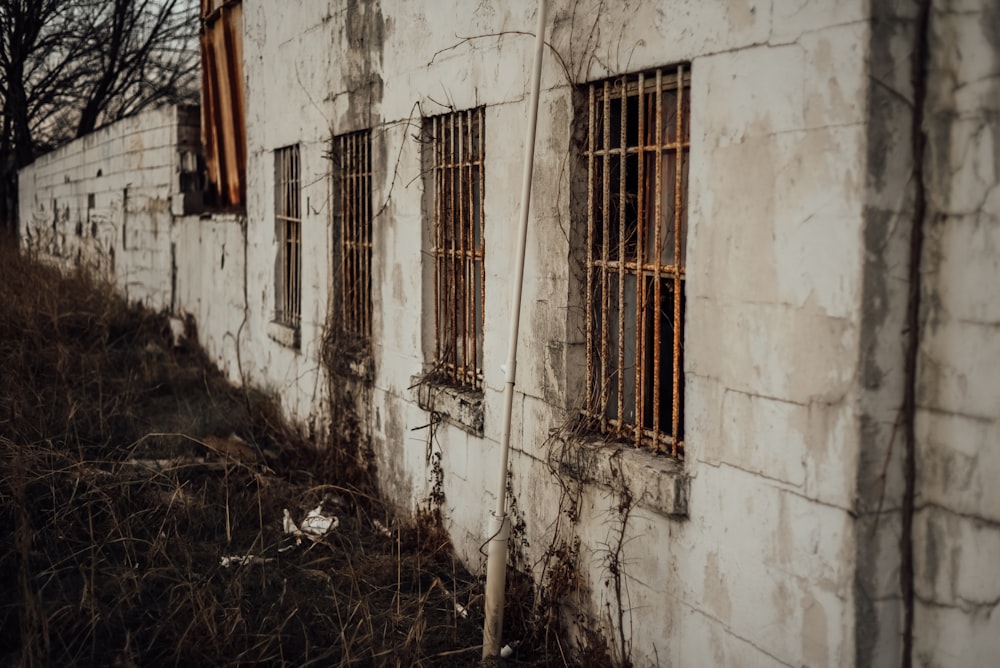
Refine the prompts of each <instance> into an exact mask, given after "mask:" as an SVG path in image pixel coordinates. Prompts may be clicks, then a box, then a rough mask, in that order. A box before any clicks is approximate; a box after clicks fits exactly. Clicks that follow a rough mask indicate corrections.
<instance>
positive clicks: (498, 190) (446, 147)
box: [21, 0, 1000, 666]
mask: <svg viewBox="0 0 1000 668" xmlns="http://www.w3.org/2000/svg"><path fill="white" fill-rule="evenodd" d="M242 11H243V16H242V65H243V73H244V78H243V83H244V86H245V107H246V155H247V158H246V207H245V218H243V217H240V216H228V217H227V216H214V217H211V216H206V217H202V218H199V217H197V216H184V215H182V214H185V213H187V212H186V211H185V210H184V206H183V198H182V197H181V196H180V195H179V193H182V192H184V190H185V188H184V187H182V186H181V184H180V183H179V181H176V180H174V177H177V178H180V175H182V174H186V173H187V168H186V167H185V164H186V163H185V160H188V161H189V160H190V159H189V158H183V157H177V156H178V155H182V154H183V153H184V152H187V151H190V147H189V142H188V143H185V140H184V139H183V137H182V136H181V135H180V134H177V135H172V136H170V137H167V138H166V139H165V140H164V141H163V142H160V143H158V144H157V146H161V147H166V146H168V145H169V144H170V142H171V141H176V142H177V151H170V150H166V149H164V155H165V158H164V159H163V160H160V159H159V158H157V159H156V161H157V164H159V165H166V164H168V163H169V164H170V165H171V166H170V167H169V169H168V171H170V170H173V171H172V172H170V173H171V174H172V175H171V176H170V178H169V179H167V178H166V176H164V177H163V178H160V179H159V180H156V181H155V183H154V182H153V181H150V186H151V187H153V188H154V189H158V192H160V193H163V194H162V195H155V196H154V195H152V194H151V195H149V197H150V199H149V200H148V201H149V205H148V208H147V209H143V210H148V211H153V210H154V209H155V208H156V207H155V206H154V201H155V200H156V199H157V198H158V197H167V198H169V197H170V196H174V197H173V201H174V206H173V209H172V211H173V213H174V214H176V215H174V216H172V217H171V218H170V220H169V221H167V222H162V221H161V220H160V219H159V218H157V217H156V216H155V215H152V214H149V215H146V214H143V215H144V216H145V217H143V218H142V220H143V221H145V222H144V223H142V224H143V225H147V226H148V227H147V228H145V230H146V231H143V232H139V231H138V228H136V227H134V226H135V225H137V224H139V223H137V222H136V220H137V217H138V216H139V215H140V213H139V209H140V208H141V207H140V205H138V204H133V202H135V201H136V200H135V199H134V197H133V190H132V188H133V187H135V186H133V185H129V183H133V182H129V183H126V182H125V181H126V180H127V179H129V178H133V177H132V176H129V175H128V174H124V175H123V174H122V172H129V173H130V174H131V173H134V169H135V166H134V165H133V164H132V162H129V160H131V161H133V162H134V161H135V160H142V161H143V164H146V162H147V161H151V160H152V158H147V157H140V156H147V155H150V153H151V152H150V151H148V147H149V146H152V144H150V143H147V142H143V143H141V145H140V144H138V143H136V144H128V143H127V140H126V144H125V148H123V149H122V151H123V152H124V155H125V156H126V159H125V161H124V162H120V163H117V162H114V158H113V155H117V152H118V149H114V150H112V149H110V148H109V149H107V150H106V154H101V155H100V156H97V157H95V156H94V151H97V150H102V151H103V150H105V149H103V148H100V149H99V147H100V146H112V144H114V142H116V141H118V142H120V141H123V140H120V139H115V138H113V137H112V136H111V135H113V134H114V133H115V132H121V133H122V134H123V135H124V136H131V135H130V134H129V133H130V132H132V131H131V130H128V129H127V128H130V127H132V126H130V125H129V124H130V123H132V124H133V125H135V124H138V125H139V126H142V127H151V126H152V125H155V124H156V123H158V122H159V121H158V120H157V119H159V118H161V116H169V115H170V114H171V113H173V112H169V111H158V112H152V113H148V114H145V115H142V116H139V117H138V118H137V119H136V120H134V121H124V122H123V123H122V124H119V125H116V126H114V128H118V127H119V126H121V127H122V128H126V129H125V130H115V129H114V128H109V129H107V130H103V131H100V132H99V133H96V134H95V135H94V136H92V137H88V138H86V139H84V140H80V141H78V142H75V143H74V144H72V145H70V146H68V147H65V148H63V149H60V150H59V151H57V152H55V153H54V154H51V155H50V156H45V157H43V158H41V159H40V160H39V161H38V162H36V163H35V165H33V166H31V167H28V168H27V169H25V170H23V171H22V173H21V199H22V204H21V210H22V212H24V214H23V215H25V219H24V220H22V223H21V226H22V234H23V235H24V239H25V243H26V244H30V245H33V246H34V247H35V248H37V249H39V250H40V251H43V252H50V253H61V254H62V255H63V256H66V255H67V254H69V256H70V257H71V258H72V256H73V249H76V248H80V249H81V257H89V255H88V253H89V252H90V251H89V250H88V249H89V248H91V246H94V247H95V248H96V247H97V246H100V248H101V249H102V250H101V252H102V253H103V254H105V255H110V253H111V252H112V251H113V252H114V258H115V263H114V266H113V269H114V273H115V275H116V276H117V277H118V280H119V281H120V283H121V285H122V286H123V289H127V290H128V295H129V296H130V298H136V299H144V300H148V301H149V303H151V304H153V305H155V306H161V307H170V308H172V309H173V310H174V311H175V312H178V313H180V312H189V313H192V314H193V315H194V316H195V317H196V319H197V320H198V324H199V335H200V336H201V338H202V340H203V342H204V343H205V344H206V346H207V348H208V349H209V350H210V352H211V353H212V354H213V355H214V356H215V357H216V359H218V360H219V361H220V363H221V364H222V366H223V367H224V368H225V369H227V371H228V373H230V375H231V376H232V377H233V378H234V379H236V380H238V379H240V378H241V377H243V378H245V379H247V380H248V381H249V382H252V383H254V384H256V385H259V386H263V387H266V388H269V389H271V390H273V391H275V392H277V393H278V394H279V395H280V396H281V397H282V400H283V402H284V406H285V409H286V410H287V412H288V414H289V415H290V416H292V417H293V418H294V419H296V420H297V421H299V422H300V423H301V424H302V425H303V427H304V428H309V429H311V430H313V431H314V432H315V433H316V434H323V433H326V432H327V431H328V430H329V429H330V428H332V429H334V430H336V429H337V428H342V427H343V425H344V420H343V419H342V418H343V417H344V415H343V410H346V409H349V408H353V409H354V410H355V411H356V413H357V417H358V419H359V424H360V425H361V432H362V433H363V434H364V436H365V439H366V441H367V443H366V444H367V446H370V452H369V450H368V449H367V448H365V449H363V450H362V452H364V453H367V455H366V456H370V457H371V459H372V463H373V464H374V466H375V467H376V470H377V473H378V478H379V481H380V483H381V486H382V489H383V491H384V493H385V494H386V495H387V496H388V497H389V498H390V499H392V500H393V501H394V502H396V503H397V504H398V505H399V506H400V508H402V509H405V510H407V511H410V512H413V511H415V510H416V509H417V508H418V507H421V506H424V507H426V505H427V504H431V505H433V506H435V507H438V508H439V509H440V512H441V515H442V517H443V519H444V522H445V525H446V527H447V528H448V530H449V532H450V534H451V536H452V538H453V540H454V543H455V546H456V548H457V550H458V552H459V554H460V555H461V556H462V557H463V559H464V560H465V561H466V563H467V564H468V565H469V566H470V567H471V568H472V569H473V570H475V569H477V568H480V567H481V565H482V557H481V553H480V546H481V544H482V543H483V542H484V541H485V539H486V536H485V527H486V523H487V519H488V516H489V513H490V511H491V509H492V508H493V505H494V504H493V500H494V496H493V495H494V494H495V492H496V490H495V489H494V486H495V480H496V478H497V467H498V465H499V452H498V450H499V441H500V434H501V429H502V424H501V421H502V420H501V418H502V415H503V404H502V395H503V389H504V372H503V371H502V370H501V366H502V364H503V363H504V361H505V355H506V348H507V331H508V327H507V322H508V318H509V310H510V309H509V304H510V301H511V289H512V285H511V284H510V281H509V277H510V276H511V274H512V273H513V266H514V252H515V248H514V244H515V241H516V236H517V235H516V225H517V217H518V208H519V204H520V203H519V201H518V196H519V183H520V176H521V169H522V159H521V158H522V153H523V148H524V147H523V142H524V136H525V131H526V127H525V125H526V118H527V116H528V112H527V105H528V80H529V69H530V66H531V47H532V37H531V34H530V33H532V32H533V30H534V12H535V7H534V6H533V3H521V4H517V3H515V6H509V4H508V5H505V4H502V3H489V2H487V3H478V4H470V5H469V6H467V7H466V6H464V5H463V6H458V7H455V6H450V5H442V4H441V3H436V2H430V1H426V0H425V1H410V2H392V1H391V0H383V1H382V2H367V1H365V0H358V1H356V2H355V1H352V2H326V3H302V4H299V5H297V6H296V7H295V8H294V9H292V8H290V7H289V6H288V5H286V4H284V3H278V2H255V3H247V4H246V5H245V6H244V7H243V10H242ZM549 16H550V21H549V26H548V29H547V34H546V39H547V43H548V48H547V49H546V53H545V62H544V68H543V74H542V97H541V111H540V114H539V127H538V139H537V150H536V164H535V182H534V191H533V198H532V206H531V220H530V225H531V226H530V231H529V239H528V252H527V260H526V262H527V264H526V267H527V269H526V280H525V286H524V289H525V293H524V300H523V310H522V324H521V334H522V336H521V338H520V341H519V344H518V360H519V364H518V369H517V386H516V394H515V405H514V426H515V428H514V431H513V439H512V441H513V445H514V452H513V453H512V456H511V463H510V471H511V476H510V483H509V486H510V498H511V501H512V504H513V507H512V509H511V510H512V515H513V517H514V519H515V540H514V541H512V546H513V549H514V551H515V552H516V553H517V554H516V555H515V557H516V563H517V564H518V565H519V567H521V568H525V569H528V570H530V571H531V573H532V575H533V576H534V578H535V579H536V581H537V582H538V584H539V585H540V586H541V587H543V588H546V589H545V590H546V591H548V592H550V593H552V594H553V595H557V596H558V597H559V600H561V601H562V602H564V603H565V604H566V605H567V606H572V607H574V609H576V610H577V611H579V612H582V613H583V614H582V616H579V617H574V618H573V620H572V621H571V622H570V625H571V627H572V628H571V631H572V632H573V633H574V635H575V637H576V638H577V640H578V641H579V642H585V641H586V638H588V637H594V636H593V633H596V634H599V635H601V636H603V638H604V639H605V640H606V642H607V644H608V646H609V648H610V650H611V652H612V653H613V654H614V655H615V656H616V658H617V659H618V660H619V661H621V662H625V660H626V659H629V660H631V661H632V662H633V663H634V664H635V665H638V666H647V665H662V666H701V665H729V666H747V665H795V666H800V665H808V666H841V665H860V666H882V665H896V664H898V663H900V662H901V661H902V662H903V663H904V665H910V663H908V662H909V661H912V663H914V664H918V665H928V666H973V665H993V664H995V663H996V662H997V661H1000V612H998V605H1000V492H998V491H997V490H998V489H1000V487H998V486H997V485H995V484H993V481H994V480H995V479H996V478H997V477H998V476H1000V448H998V447H997V443H998V442H1000V380H998V378H1000V291H998V290H997V289H996V288H995V286H996V285H997V281H998V278H997V277H998V269H1000V177H998V174H1000V151H998V150H997V146H998V142H1000V83H998V82H1000V77H998V74H1000V9H998V8H997V7H996V6H995V3H989V2H982V1H981V0H968V1H967V2H958V0H954V1H950V2H949V1H944V0H935V2H933V3H931V5H930V7H929V10H928V12H927V14H926V21H924V20H923V18H922V17H923V16H924V14H923V13H922V9H921V6H920V3H916V2H915V3H912V4H911V3H875V2H872V3H868V2H862V1H860V0H849V1H843V0H836V1H835V0H824V1H821V2H811V3H799V2H791V1H789V0H774V1H773V2H741V3H722V2H709V3H700V2H660V3H624V4H620V5H613V4H612V3H605V2H603V1H599V0H581V1H577V2H565V1H562V0H559V1H553V2H551V3H550V9H549ZM179 113H180V112H179ZM183 125H184V121H183V120H182V119H180V117H178V121H177V126H178V127H179V126H183ZM102 133H104V134H102ZM104 135H107V136H106V137H105V136H104ZM102 137H103V138H102ZM88 147H90V148H89V150H90V152H89V153H88V152H87V150H85V149H88ZM622 147H624V150H623V149H622ZM159 150H160V149H157V151H159ZM81 155H85V156H88V157H84V158H81V157H79V156H81ZM157 155H158V153H157ZM678 166H680V167H678ZM74 170H75V171H74ZM96 170H103V171H101V172H98V171H96ZM91 172H94V174H97V176H92V175H91ZM165 174H166V172H165ZM60 175H66V176H65V178H63V179H62V180H60ZM102 178H103V179H104V180H103V181H102V180H101V179H102ZM112 178H113V179H115V180H109V179H112ZM93 179H97V181H92V180H93ZM88 184H99V185H100V186H101V188H103V187H104V186H105V185H106V186H107V191H106V192H107V193H109V194H107V195H106V196H105V195H102V194H101V193H102V192H104V191H103V190H101V189H100V188H97V189H96V190H95V188H96V185H94V187H92V186H91V185H88ZM69 186H72V188H69ZM88 188H89V190H88ZM126 188H127V190H126ZM63 190H65V193H64V192H63ZM91 192H95V193H96V194H95V197H94V202H93V205H91V204H88V203H87V201H86V200H85V199H84V198H85V197H87V196H89V193H91ZM110 193H113V195H112V194H110ZM116 197H117V198H118V199H116ZM67 198H68V199H67ZM74 198H75V199H74ZM53 200H55V201H56V202H57V204H56V206H51V205H50V202H52V201H53ZM64 200H67V201H72V202H75V204H71V205H69V206H70V208H69V213H67V214H65V215H62V214H60V216H58V217H53V215H52V209H55V210H58V211H64V210H65V208H64V205H63V204H62V203H63V201H64ZM105 200H106V201H105ZM164 201H166V200H164ZM116 202H123V204H122V205H121V206H120V207H119V206H118V204H116ZM116 207H118V208H116ZM133 207H135V209H134V208H133ZM97 210H101V211H104V213H102V214H101V215H102V216H103V218H102V219H101V222H99V224H98V225H97V227H98V232H97V233H96V234H92V235H91V236H92V237H93V238H94V239H95V242H94V243H92V244H91V246H87V245H85V244H83V243H82V242H76V245H74V244H73V243H71V238H72V237H73V234H72V229H74V225H75V224H76V222H85V221H84V212H87V215H88V216H90V217H89V218H87V220H89V221H93V220H94V218H95V216H96V214H95V211H97ZM188 210H190V208H189V209H188ZM74 212H75V213H74ZM123 212H125V213H123ZM126 218H127V221H126ZM158 221H160V222H158ZM105 227H107V229H108V230H109V233H108V234H107V235H105V236H107V238H106V239H105V238H104V236H102V235H103V234H104V233H103V231H102V230H104V229H105ZM133 229H135V230H136V231H135V232H134V233H133V232H131V230H133ZM164 229H166V230H167V236H166V239H167V240H169V244H170V245H169V246H164V239H162V238H161V237H160V236H157V235H160V234H162V232H163V230H164ZM125 230H128V231H125ZM157 230H159V232H157ZM84 231H86V230H84ZM112 232H113V233H112ZM133 234H134V235H137V236H133ZM60 235H62V236H60ZM78 236H81V235H78ZM82 236H86V235H82ZM63 238H66V239H70V241H62V240H61V239H63ZM98 240H100V241H101V243H100V244H97V241H98ZM133 240H134V241H133ZM133 244H135V245H133ZM165 247H166V248H172V249H173V250H172V251H169V252H168V251H164V248H165ZM139 249H141V251H140V250H139ZM164 253H166V255H164ZM166 257H169V258H170V263H167V262H166V260H165V259H166ZM124 258H128V260H125V259H124ZM171 277H175V278H174V279H171ZM171 281H173V282H171ZM171 286H172V287H171ZM911 288H912V289H911ZM168 296H169V298H168ZM324 352H325V354H324ZM334 409H336V412H334ZM566 573H574V574H576V575H577V576H578V577H575V578H569V577H565V574H566ZM559 574H562V575H561V576H560V575H559Z"/></svg>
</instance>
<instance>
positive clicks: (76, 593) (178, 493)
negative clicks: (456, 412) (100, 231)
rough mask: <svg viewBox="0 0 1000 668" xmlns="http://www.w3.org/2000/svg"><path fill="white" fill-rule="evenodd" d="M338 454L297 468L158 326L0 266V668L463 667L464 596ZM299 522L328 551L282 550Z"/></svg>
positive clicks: (149, 318) (286, 441)
mask: <svg viewBox="0 0 1000 668" xmlns="http://www.w3.org/2000/svg"><path fill="white" fill-rule="evenodd" d="M232 435H236V436H237V437H239V440H236V439H233V437H232ZM227 444H235V445H227ZM241 444H242V445H241ZM348 447H350V444H346V443H332V444H330V446H329V447H328V448H327V449H326V450H319V449H317V448H316V447H314V446H313V445H312V444H311V443H310V442H309V441H308V440H307V439H305V438H304V437H303V436H302V435H301V434H299V433H298V432H297V431H295V430H294V429H292V428H290V427H289V426H287V425H286V424H285V423H284V422H283V420H282V419H281V412H280V409H279V407H278V406H277V405H276V404H275V403H274V402H273V401H271V400H270V399H269V398H268V397H266V396H263V395H260V394H258V393H252V392H250V393H246V394H245V393H244V392H243V391H242V390H241V389H239V388H234V387H231V386H230V385H228V384H227V383H226V382H225V380H224V378H223V377H222V376H221V375H220V373H219V372H218V371H217V370H215V369H214V368H213V367H212V366H211V365H210V364H209V363H208V362H207V360H206V358H205V356H204V354H203V353H202V352H201V350H200V349H199V348H198V347H197V346H196V345H194V344H192V343H185V344H183V345H181V346H180V347H175V346H174V344H173V341H172V339H171V337H170V329H169V323H168V321H167V319H166V317H165V316H164V315H158V314H155V313H151V312H149V311H147V310H144V309H142V308H141V307H139V306H136V305H129V304H126V303H124V302H123V301H121V300H120V299H118V298H116V297H115V296H114V295H113V293H112V291H111V290H110V288H109V287H108V286H106V285H103V284H100V283H98V282H95V281H94V280H93V279H91V278H90V277H89V276H87V275H85V274H83V273H75V274H71V275H63V274H61V273H60V272H58V271H56V270H54V269H51V268H47V267H45V266H42V265H39V264H37V263H35V262H32V261H29V260H28V259H25V258H24V257H21V256H20V255H19V254H18V253H17V252H16V251H15V250H13V249H10V248H0V663H3V664H4V665H22V666H50V665H62V666H78V665H79V666H89V665H101V666H108V665H121V666H138V665H141V666H159V665H173V666H179V665H185V666H187V665H202V666H206V665H211V666H217V665H237V664H239V665H248V664H264V665H295V666H305V665H315V666H331V665H343V666H354V665H361V666H452V665H475V664H476V663H478V656H479V652H480V649H479V646H480V643H481V621H482V620H481V617H478V616H477V614H481V611H477V610H476V609H475V606H474V605H470V601H474V600H475V595H476V592H477V591H478V584H477V583H476V582H475V580H474V578H473V577H471V576H470V575H469V574H468V573H467V572H465V571H464V570H463V569H462V568H461V566H460V565H459V564H457V562H456V560H455V558H454V556H453V554H452V552H451V549H450V545H449V544H448V543H447V536H446V534H444V532H443V531H441V530H440V528H439V527H435V526H433V522H429V521H427V520H426V518H425V521H423V522H422V523H417V524H413V525H406V524H402V523H398V522H394V520H393V517H392V514H391V512H390V511H389V510H388V509H387V508H386V507H385V506H384V505H383V504H382V503H381V502H380V501H379V500H378V498H376V495H375V493H374V492H373V490H374V489H375V487H374V485H373V484H372V482H371V481H370V480H367V479H362V478H361V477H360V476H361V475H362V473H363V471H362V470H361V469H355V470H354V472H353V473H352V474H350V475H346V476H345V475H344V474H343V471H342V467H338V466H336V461H337V458H336V457H334V454H335V453H336V452H337V451H338V448H348ZM341 461H342V459H341ZM359 471H360V473H359ZM352 476H353V477H352ZM318 505H321V506H322V507H323V508H324V510H326V511H327V512H329V513H332V514H335V515H337V517H338V518H339V520H340V524H339V527H337V529H336V530H334V531H333V532H331V533H330V534H327V535H326V536H325V537H323V538H322V539H320V540H319V541H317V542H315V543H313V542H311V541H308V540H305V541H303V542H302V543H297V542H296V540H295V539H294V538H291V537H289V536H287V535H285V534H284V533H283V531H282V517H283V510H284V509H285V508H287V509H289V511H290V514H291V515H292V517H293V518H294V519H295V520H296V521H301V519H302V517H303V516H304V514H305V512H306V511H307V510H309V509H311V508H315V507H316V506H318ZM376 520H377V522H376ZM247 555H252V556H253V560H252V561H246V563H239V561H237V563H235V564H230V565H229V566H228V567H227V566H223V564H222V558H223V557H227V556H235V557H245V556H247ZM456 603H458V604H459V606H460V607H456ZM466 608H471V609H472V614H471V615H468V616H463V615H462V614H461V611H462V610H463V609H466ZM521 663H522V664H524V663H525V662H523V661H522V662H521Z"/></svg>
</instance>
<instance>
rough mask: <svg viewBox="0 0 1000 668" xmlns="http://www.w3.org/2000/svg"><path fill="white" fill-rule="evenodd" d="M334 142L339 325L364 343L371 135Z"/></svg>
mask: <svg viewBox="0 0 1000 668" xmlns="http://www.w3.org/2000/svg"><path fill="white" fill-rule="evenodd" d="M334 141H335V151H334V160H335V165H334V176H335V179H336V184H335V188H336V194H335V196H336V197H337V207H336V212H337V213H336V215H337V218H338V219H339V225H338V228H339V233H340V288H341V300H340V314H341V326H342V327H343V329H344V332H346V333H348V334H352V335H354V336H356V337H358V339H359V340H360V341H361V342H363V343H365V344H367V343H368V342H369V341H370V339H371V331H372V307H371V284H372V275H371V256H372V200H371V182H372V172H371V132H370V131H369V130H363V131H361V132H354V133H351V134H347V135H341V136H340V137H337V138H336V139H335V140H334Z"/></svg>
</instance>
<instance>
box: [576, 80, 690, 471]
mask: <svg viewBox="0 0 1000 668" xmlns="http://www.w3.org/2000/svg"><path fill="white" fill-rule="evenodd" d="M689 90H690V74H689V72H688V71H687V69H686V68H685V67H683V66H682V67H678V68H676V69H671V70H662V69H660V70H656V71H654V72H649V73H646V74H639V75H631V76H623V77H618V78H614V79H609V80H607V81H603V82H598V83H594V84H591V85H589V86H588V87H587V90H586V95H587V140H586V141H587V145H586V148H585V151H584V153H585V156H586V162H587V193H588V195H587V200H588V205H587V242H586V243H587V279H586V280H587V283H586V290H587V295H588V300H589V308H588V309H587V387H588V388H589V395H588V401H587V405H586V407H585V409H584V415H585V417H587V418H588V419H589V421H590V423H591V424H592V425H594V427H595V428H597V429H599V430H600V431H601V432H603V433H606V434H610V435H612V436H614V437H616V438H620V439H623V440H628V441H631V442H633V443H634V444H635V445H636V446H644V447H648V448H651V449H652V450H654V451H658V452H668V453H670V454H672V455H673V456H679V455H681V454H683V439H684V435H683V433H684V421H683V410H682V406H683V385H684V383H683V380H684V379H683V376H682V371H683V363H682V360H683V350H682V343H683V340H684V337H683V332H682V329H681V328H682V324H683V322H684V272H685V267H684V264H685V228H686V226H687V173H688V164H687V162H688V161H687V155H688V151H689V147H690V133H689V125H690V123H689V118H690V102H689Z"/></svg>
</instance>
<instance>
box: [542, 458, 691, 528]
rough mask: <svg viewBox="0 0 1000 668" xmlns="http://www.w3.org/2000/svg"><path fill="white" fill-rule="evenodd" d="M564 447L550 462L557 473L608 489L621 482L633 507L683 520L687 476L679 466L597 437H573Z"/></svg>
mask: <svg viewBox="0 0 1000 668" xmlns="http://www.w3.org/2000/svg"><path fill="white" fill-rule="evenodd" d="M566 445H567V447H565V448H560V449H559V450H561V454H560V455H558V461H556V462H553V463H554V464H556V465H557V467H558V470H559V471H560V472H562V473H564V474H566V475H569V476H572V477H573V478H575V479H576V480H579V481H580V482H583V483H593V484H597V485H601V486H603V487H607V488H610V489H617V488H620V487H621V485H622V481H623V480H624V481H625V483H626V484H627V485H628V489H629V491H630V492H631V494H632V499H633V500H634V501H635V503H636V504H637V505H639V506H641V507H643V508H646V509H649V510H652V511H653V512H656V513H659V514H661V515H666V516H667V517H671V518H674V519H685V518H687V516H688V492H689V488H690V477H689V476H688V475H687V474H686V473H685V472H684V465H683V463H681V462H679V461H678V460H676V459H671V458H670V457H664V456H662V455H655V454H653V453H651V452H649V451H647V450H642V449H639V448H633V447H631V446H627V445H626V446H623V445H621V444H619V443H614V442H612V443H608V442H605V441H603V440H600V439H599V438H590V439H588V438H575V439H572V440H570V441H569V442H568V443H567V444H566Z"/></svg>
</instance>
